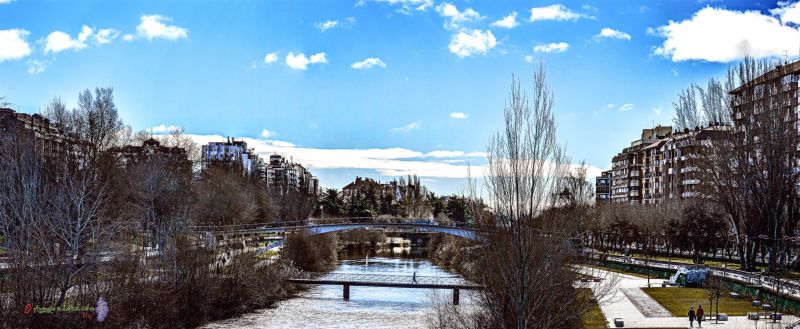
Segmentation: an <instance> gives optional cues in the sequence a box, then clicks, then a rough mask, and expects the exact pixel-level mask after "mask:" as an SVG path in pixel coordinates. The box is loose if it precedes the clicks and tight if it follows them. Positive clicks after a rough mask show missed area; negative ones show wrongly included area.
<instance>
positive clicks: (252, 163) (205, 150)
mask: <svg viewBox="0 0 800 329" xmlns="http://www.w3.org/2000/svg"><path fill="white" fill-rule="evenodd" d="M200 160H201V162H202V166H203V169H204V170H205V169H207V168H209V167H210V166H213V165H219V164H222V165H228V166H241V168H242V171H243V173H244V174H245V175H248V176H250V175H261V168H262V167H263V164H262V163H261V159H260V158H259V157H258V155H257V154H256V153H255V151H254V150H253V149H249V148H247V143H246V142H245V141H237V140H235V139H232V138H230V137H229V138H228V139H227V140H226V141H224V142H210V143H208V144H206V145H203V147H202V152H201V158H200Z"/></svg>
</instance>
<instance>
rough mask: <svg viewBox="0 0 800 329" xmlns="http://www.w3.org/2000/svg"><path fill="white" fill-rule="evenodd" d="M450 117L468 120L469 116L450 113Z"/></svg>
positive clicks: (461, 113) (460, 113)
mask: <svg viewBox="0 0 800 329" xmlns="http://www.w3.org/2000/svg"><path fill="white" fill-rule="evenodd" d="M450 117H451V118H453V119H466V118H467V115H466V114H465V113H464V112H453V113H450Z"/></svg>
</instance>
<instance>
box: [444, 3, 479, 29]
mask: <svg viewBox="0 0 800 329" xmlns="http://www.w3.org/2000/svg"><path fill="white" fill-rule="evenodd" d="M436 12H438V13H439V15H441V16H442V17H444V18H445V21H444V27H445V28H446V29H456V28H459V26H460V24H462V23H467V22H471V21H472V20H474V19H481V14H480V13H478V12H477V11H475V10H474V9H472V8H467V9H464V11H459V10H458V8H456V6H455V5H453V4H451V3H447V2H443V3H442V4H440V5H438V6H436Z"/></svg>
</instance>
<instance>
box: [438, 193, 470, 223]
mask: <svg viewBox="0 0 800 329" xmlns="http://www.w3.org/2000/svg"><path fill="white" fill-rule="evenodd" d="M467 202H468V201H467V198H466V197H464V196H458V195H452V196H450V197H448V198H447V204H446V206H445V209H444V212H445V214H446V215H447V218H449V219H450V220H452V221H455V222H459V223H468V222H470V221H471V220H472V218H471V216H470V213H469V207H468V206H467Z"/></svg>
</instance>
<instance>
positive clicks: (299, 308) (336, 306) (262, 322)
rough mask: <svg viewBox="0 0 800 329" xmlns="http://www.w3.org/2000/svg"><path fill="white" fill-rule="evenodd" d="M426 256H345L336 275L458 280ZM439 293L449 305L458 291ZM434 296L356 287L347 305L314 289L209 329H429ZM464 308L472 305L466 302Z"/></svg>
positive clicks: (333, 290)
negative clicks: (426, 318) (428, 316)
mask: <svg viewBox="0 0 800 329" xmlns="http://www.w3.org/2000/svg"><path fill="white" fill-rule="evenodd" d="M395 251H397V250H395ZM415 253H416V255H415ZM421 256H422V254H421V253H420V252H417V251H411V250H406V253H403V252H402V250H400V252H396V253H388V254H387V253H379V254H378V255H374V254H373V255H369V256H368V255H366V254H363V253H358V252H351V253H348V254H343V255H341V256H340V258H342V260H341V261H340V264H339V266H338V267H337V268H336V270H335V272H341V273H372V274H392V275H412V274H413V273H414V272H416V273H417V275H418V276H443V277H453V276H455V275H454V274H452V273H449V272H446V271H445V270H444V269H443V268H441V267H439V266H438V265H436V264H433V263H432V262H431V261H430V260H429V259H426V258H422V257H421ZM438 293H439V294H441V296H442V297H444V298H448V299H449V298H451V297H450V296H451V295H450V294H451V293H452V291H449V290H440V291H439V292H438ZM430 294H431V290H428V289H402V288H381V287H351V288H350V301H348V302H345V301H343V300H342V287H341V286H314V287H312V288H311V289H309V290H308V291H306V292H304V293H302V294H301V295H300V296H298V297H296V298H293V299H290V300H287V301H284V302H281V303H279V304H278V306H277V307H276V308H272V309H267V310H261V311H258V312H256V313H251V314H248V315H244V316H242V317H240V318H236V319H231V320H226V321H221V322H217V323H214V324H211V325H208V326H207V328H424V327H425V321H424V316H425V313H426V309H427V308H428V307H429V303H428V298H429V296H430ZM463 302H466V303H468V301H464V300H463V299H462V303H463Z"/></svg>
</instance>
